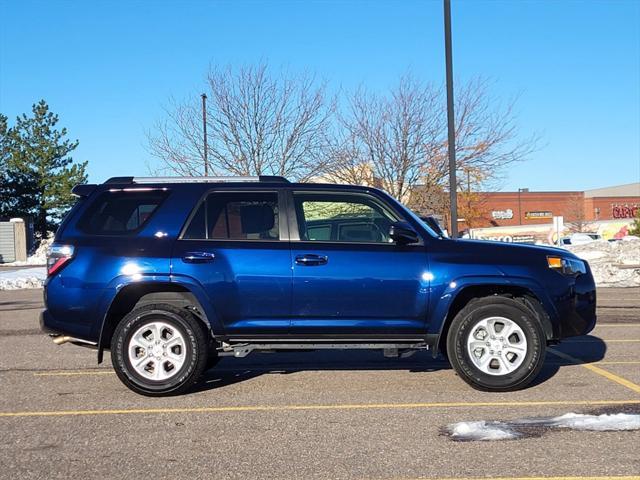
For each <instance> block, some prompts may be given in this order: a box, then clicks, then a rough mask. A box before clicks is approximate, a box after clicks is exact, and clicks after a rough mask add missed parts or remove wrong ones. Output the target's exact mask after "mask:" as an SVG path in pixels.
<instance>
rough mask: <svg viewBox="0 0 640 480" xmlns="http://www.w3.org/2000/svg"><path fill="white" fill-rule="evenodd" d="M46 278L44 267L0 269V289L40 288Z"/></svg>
mask: <svg viewBox="0 0 640 480" xmlns="http://www.w3.org/2000/svg"><path fill="white" fill-rule="evenodd" d="M46 278H47V269H46V267H34V268H23V269H20V270H11V271H9V272H3V271H2V270H0V290H19V289H21V288H40V287H42V284H43V283H44V280H45V279H46Z"/></svg>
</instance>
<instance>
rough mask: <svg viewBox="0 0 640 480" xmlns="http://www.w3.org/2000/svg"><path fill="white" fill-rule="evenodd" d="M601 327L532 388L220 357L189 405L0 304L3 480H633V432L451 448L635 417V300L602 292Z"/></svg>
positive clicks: (295, 359)
mask: <svg viewBox="0 0 640 480" xmlns="http://www.w3.org/2000/svg"><path fill="white" fill-rule="evenodd" d="M598 295H599V305H600V307H599V312H598V313H599V325H598V327H597V328H596V330H595V331H594V332H592V334H591V335H590V336H588V337H580V338H578V339H575V340H573V341H570V342H566V343H563V344H562V345H560V346H557V347H553V350H552V351H551V352H550V353H549V354H548V357H547V362H546V366H545V369H544V370H543V372H542V374H541V377H540V378H539V380H538V381H537V382H536V384H535V385H534V386H533V387H531V388H528V389H526V390H524V391H520V392H515V393H504V394H495V393H493V394H492V393H482V392H477V391H475V390H473V389H471V388H470V387H468V386H467V385H466V384H465V383H463V382H462V381H461V380H460V379H459V378H457V377H456V376H455V374H454V373H453V371H452V370H451V369H450V367H449V366H448V365H447V364H446V363H445V362H444V361H442V360H433V359H431V357H430V355H429V354H426V353H425V354H417V355H414V356H412V357H410V358H405V359H387V358H384V357H383V356H382V353H380V352H358V351H352V352H318V353H299V354H256V355H253V356H252V355H250V356H248V357H246V358H244V359H232V358H227V359H223V360H222V361H221V362H220V364H219V366H218V367H216V368H215V369H214V370H211V371H209V372H208V374H207V377H206V379H205V381H204V382H203V383H202V385H201V386H200V387H199V388H198V389H197V391H195V392H193V393H191V394H188V395H185V396H182V397H177V398H164V399H151V398H145V397H141V396H138V395H136V394H134V393H132V392H130V391H129V390H127V389H126V388H125V387H124V386H123V385H122V384H121V383H120V382H119V381H118V380H117V378H116V376H115V374H113V373H112V371H111V368H110V364H109V363H108V361H107V363H105V364H103V365H100V366H98V365H97V364H96V353H95V351H93V350H89V349H84V348H79V347H74V346H72V345H63V346H55V345H54V344H53V343H52V342H51V340H50V339H48V338H47V337H46V336H45V335H43V334H41V333H40V331H39V329H38V313H39V309H40V308H41V305H42V302H41V297H42V291H41V290H21V291H13V292H6V291H4V292H0V386H1V388H0V478H87V477H89V478H133V477H134V476H135V477H136V478H138V477H145V478H183V477H189V478H287V479H303V478H358V479H359V478H362V479H366V478H371V479H411V478H478V477H500V478H514V477H589V478H593V477H601V478H602V477H606V478H611V477H621V476H627V477H628V476H634V475H635V476H638V475H640V431H638V430H636V431H626V432H625V431H622V432H620V431H618V432H585V431H575V430H563V429H560V430H558V429H556V430H552V431H538V432H535V434H532V435H527V436H524V437H522V438H520V439H517V440H508V441H500V442H456V441H453V440H452V439H451V438H449V437H448V436H447V435H445V434H444V433H443V428H444V427H445V426H446V425H448V424H451V423H454V422H460V421H469V420H510V419H517V418H523V417H534V416H558V415H562V414H565V413H568V412H576V413H603V412H609V413H615V412H627V413H640V348H639V347H640V289H637V288H636V289H601V290H599V292H598Z"/></svg>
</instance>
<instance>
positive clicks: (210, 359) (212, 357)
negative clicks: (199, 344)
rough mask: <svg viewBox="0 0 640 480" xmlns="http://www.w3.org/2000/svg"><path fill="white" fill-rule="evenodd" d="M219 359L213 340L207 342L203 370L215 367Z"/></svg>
mask: <svg viewBox="0 0 640 480" xmlns="http://www.w3.org/2000/svg"><path fill="white" fill-rule="evenodd" d="M219 361H220V357H219V356H218V352H217V351H216V346H215V343H214V342H213V341H211V342H210V343H209V350H208V353H207V365H206V366H205V370H211V369H212V368H213V367H215V366H216V365H217V364H218V362H219Z"/></svg>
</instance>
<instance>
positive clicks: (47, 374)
mask: <svg viewBox="0 0 640 480" xmlns="http://www.w3.org/2000/svg"><path fill="white" fill-rule="evenodd" d="M114 373H115V372H114V371H113V370H105V371H97V370H93V371H91V370H86V371H83V370H78V371H68V372H36V373H34V374H33V375H34V376H36V377H67V376H73V375H113V374H114Z"/></svg>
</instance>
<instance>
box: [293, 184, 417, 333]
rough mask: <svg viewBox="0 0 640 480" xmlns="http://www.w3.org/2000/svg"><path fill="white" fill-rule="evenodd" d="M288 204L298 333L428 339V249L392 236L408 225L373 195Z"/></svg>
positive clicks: (326, 196) (308, 195)
mask: <svg viewBox="0 0 640 480" xmlns="http://www.w3.org/2000/svg"><path fill="white" fill-rule="evenodd" d="M291 204H292V207H291V208H290V211H291V210H294V211H295V214H290V217H294V218H293V219H294V222H293V223H294V224H293V225H291V231H292V233H291V237H292V239H291V254H292V260H293V303H292V324H291V332H292V333H293V334H323V335H333V334H336V335H341V334H363V335H369V334H373V335H375V334H385V335H388V334H391V333H394V334H414V333H424V327H425V322H426V309H427V299H428V287H429V285H428V275H425V273H426V272H427V267H428V265H427V254H426V250H425V246H424V244H423V243H422V242H420V244H416V245H407V246H400V245H396V244H394V243H393V242H392V241H391V239H390V238H389V227H390V226H391V224H392V223H393V222H395V221H399V220H406V219H404V218H402V217H401V216H400V215H399V214H398V213H397V212H395V211H393V210H392V209H391V208H390V207H389V206H388V205H385V203H384V202H383V201H382V200H381V199H379V198H377V197H376V196H374V195H372V194H369V193H345V192H339V191H336V192H327V191H322V192H312V191H299V192H295V191H294V192H293V193H292V197H291Z"/></svg>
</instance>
